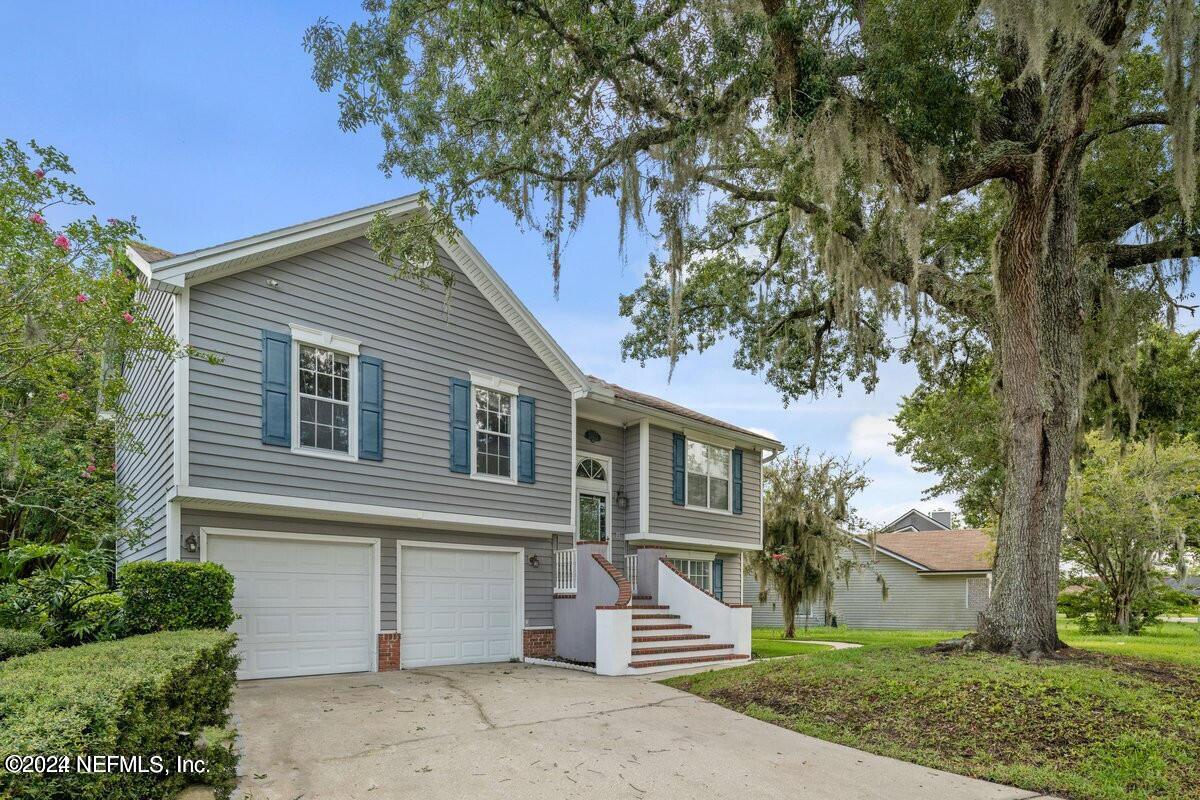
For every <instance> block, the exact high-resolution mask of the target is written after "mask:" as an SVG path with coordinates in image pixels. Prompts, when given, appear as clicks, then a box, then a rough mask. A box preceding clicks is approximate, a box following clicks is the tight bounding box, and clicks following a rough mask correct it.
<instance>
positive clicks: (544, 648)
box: [525, 628, 554, 658]
mask: <svg viewBox="0 0 1200 800" xmlns="http://www.w3.org/2000/svg"><path fill="white" fill-rule="evenodd" d="M525 655H526V657H528V658H553V657H554V628H526V629H525Z"/></svg>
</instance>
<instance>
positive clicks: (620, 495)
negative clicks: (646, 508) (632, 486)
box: [613, 486, 629, 511]
mask: <svg viewBox="0 0 1200 800" xmlns="http://www.w3.org/2000/svg"><path fill="white" fill-rule="evenodd" d="M613 502H615V503H616V504H617V508H618V509H620V510H621V511H624V510H625V509H627V508H629V497H628V496H627V495H626V494H625V490H624V489H622V488H621V487H619V486H618V487H617V496H616V497H614V498H613Z"/></svg>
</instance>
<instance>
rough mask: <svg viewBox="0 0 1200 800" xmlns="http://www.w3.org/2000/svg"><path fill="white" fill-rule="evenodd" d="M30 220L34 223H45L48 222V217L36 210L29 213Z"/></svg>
mask: <svg viewBox="0 0 1200 800" xmlns="http://www.w3.org/2000/svg"><path fill="white" fill-rule="evenodd" d="M29 221H30V222H32V223H33V224H34V225H45V224H46V218H45V217H43V216H42V215H41V214H39V213H38V212H36V211H35V212H33V213H32V214H30V215H29Z"/></svg>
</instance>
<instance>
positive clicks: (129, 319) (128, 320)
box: [121, 311, 133, 325]
mask: <svg viewBox="0 0 1200 800" xmlns="http://www.w3.org/2000/svg"><path fill="white" fill-rule="evenodd" d="M121 319H123V320H125V324H127V325H132V324H133V314H130V313H129V312H128V311H126V312H125V313H124V314H122V315H121Z"/></svg>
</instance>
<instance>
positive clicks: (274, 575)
mask: <svg viewBox="0 0 1200 800" xmlns="http://www.w3.org/2000/svg"><path fill="white" fill-rule="evenodd" d="M207 551H208V552H207V558H208V560H209V561H216V562H217V563H219V564H223V565H224V566H225V567H226V568H227V569H228V570H229V571H230V572H232V573H233V577H234V592H233V610H234V611H235V612H236V613H237V614H240V615H241V617H240V619H238V620H237V621H236V622H234V623H233V627H232V628H231V630H232V631H234V632H235V633H237V635H238V653H239V655H241V657H242V663H241V667H240V668H239V669H238V677H239V678H280V677H284V676H288V675H323V674H326V673H330V672H364V671H367V670H369V669H371V656H372V652H373V647H372V644H373V642H372V640H373V639H374V630H375V621H374V604H373V602H372V599H373V598H374V596H375V588H374V586H373V582H374V581H373V576H374V569H373V564H374V552H373V550H372V548H371V545H370V544H363V543H358V542H331V541H320V540H318V541H312V540H300V539H267V538H254V537H249V536H229V535H213V534H209V536H208V537H207Z"/></svg>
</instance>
